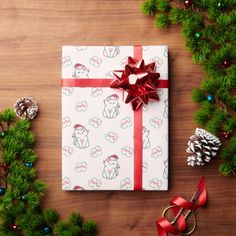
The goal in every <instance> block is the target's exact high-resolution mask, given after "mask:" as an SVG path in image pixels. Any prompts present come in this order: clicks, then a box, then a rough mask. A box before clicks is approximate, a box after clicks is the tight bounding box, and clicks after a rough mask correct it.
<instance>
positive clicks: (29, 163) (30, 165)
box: [24, 162, 34, 168]
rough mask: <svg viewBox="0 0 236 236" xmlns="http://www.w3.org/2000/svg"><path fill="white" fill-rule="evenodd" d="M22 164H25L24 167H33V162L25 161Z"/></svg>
mask: <svg viewBox="0 0 236 236" xmlns="http://www.w3.org/2000/svg"><path fill="white" fill-rule="evenodd" d="M24 165H25V166H26V167H29V168H31V167H33V165H34V163H33V162H25V163H24Z"/></svg>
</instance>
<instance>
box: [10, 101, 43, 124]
mask: <svg viewBox="0 0 236 236" xmlns="http://www.w3.org/2000/svg"><path fill="white" fill-rule="evenodd" d="M14 108H15V112H16V115H17V116H18V117H19V118H21V119H31V120H32V119H34V118H35V117H36V115H37V113H38V109H39V108H38V105H37V103H36V102H35V101H34V100H33V98H31V97H22V98H19V99H18V100H17V101H16V102H15V104H14Z"/></svg>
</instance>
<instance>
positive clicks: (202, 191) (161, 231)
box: [156, 177, 207, 236]
mask: <svg viewBox="0 0 236 236" xmlns="http://www.w3.org/2000/svg"><path fill="white" fill-rule="evenodd" d="M197 191H198V192H199V196H198V198H197V200H196V201H192V202H191V201H187V200H185V199H184V198H182V197H180V196H179V195H177V196H175V197H173V198H172V199H171V201H170V204H171V205H172V206H174V207H173V208H171V209H172V211H173V213H174V216H176V215H177V214H178V213H179V211H180V210H181V208H184V209H187V210H192V211H196V210H197V209H198V208H199V207H201V206H203V205H205V204H206V201H207V191H206V185H205V182H204V177H201V179H200V181H199V183H198V186H197ZM176 223H177V226H178V227H175V226H174V225H172V224H171V223H170V222H169V221H168V220H167V219H166V218H165V217H162V218H160V219H159V220H157V221H156V225H157V230H158V235H159V236H167V234H168V233H171V234H175V235H176V234H179V233H183V232H184V231H185V229H186V226H187V223H186V220H185V219H184V215H183V214H180V216H179V218H178V220H177V221H176Z"/></svg>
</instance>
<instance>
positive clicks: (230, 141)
mask: <svg viewBox="0 0 236 236" xmlns="http://www.w3.org/2000/svg"><path fill="white" fill-rule="evenodd" d="M142 11H143V12H144V13H145V14H148V15H151V16H155V24H156V26H157V27H159V28H163V29H165V28H167V27H168V26H169V25H170V24H181V25H182V33H183V36H184V38H185V40H186V48H187V49H188V50H189V51H190V52H191V53H192V60H193V62H194V63H198V64H201V65H203V69H204V71H205V73H206V77H205V78H204V79H203V80H202V83H201V86H200V88H197V89H194V90H193V96H192V97H193V101H195V102H197V103H199V104H200V109H199V110H198V111H197V112H196V113H195V121H196V123H197V124H198V125H201V126H203V127H205V128H206V129H207V130H208V131H209V132H211V133H212V134H214V135H219V136H221V137H222V138H223V139H224V142H223V148H222V150H221V153H220V156H221V158H222V159H223V164H221V165H220V168H219V169H220V172H221V173H222V174H223V175H225V176H227V175H232V174H234V175H235V173H236V137H235V130H236V96H235V91H236V90H235V89H236V64H235V60H236V47H235V46H236V0H180V1H178V0H173V1H171V0H170V1H167V0H146V1H145V2H144V3H143V5H142ZM233 136H234V137H233Z"/></svg>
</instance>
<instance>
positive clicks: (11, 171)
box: [0, 109, 96, 236]
mask: <svg viewBox="0 0 236 236" xmlns="http://www.w3.org/2000/svg"><path fill="white" fill-rule="evenodd" d="M30 126H31V123H30V121H29V120H27V119H25V120H19V119H16V114H15V112H14V111H13V110H10V109H7V110H5V111H3V112H1V113H0V128H1V132H0V137H1V139H0V146H1V150H2V163H1V164H0V170H1V171H0V173H1V174H0V177H1V179H0V180H1V185H0V186H1V187H0V222H1V223H0V236H22V235H24V236H41V235H53V236H93V235H95V230H96V224H95V222H94V221H92V220H90V221H87V222H84V221H83V218H82V217H81V216H80V214H78V213H72V214H71V216H70V217H69V219H68V220H67V221H59V214H58V213H57V211H56V210H54V209H44V210H43V209H41V207H40V199H41V197H42V196H43V195H44V192H45V184H44V183H43V182H41V181H39V180H37V178H36V170H35V168H34V167H33V166H34V163H35V161H36V159H37V156H36V154H35V152H34V151H33V149H32V146H33V145H34V141H35V137H34V134H33V133H32V131H30Z"/></svg>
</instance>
